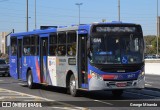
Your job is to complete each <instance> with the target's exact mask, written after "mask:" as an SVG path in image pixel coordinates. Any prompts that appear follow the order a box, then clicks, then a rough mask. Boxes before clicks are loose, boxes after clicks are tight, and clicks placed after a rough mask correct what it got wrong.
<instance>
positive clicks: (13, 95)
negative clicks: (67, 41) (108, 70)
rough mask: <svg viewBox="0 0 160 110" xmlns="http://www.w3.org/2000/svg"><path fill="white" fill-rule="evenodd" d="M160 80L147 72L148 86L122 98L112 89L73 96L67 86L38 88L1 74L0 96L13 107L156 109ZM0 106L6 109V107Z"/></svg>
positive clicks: (53, 109)
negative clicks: (31, 87)
mask: <svg viewBox="0 0 160 110" xmlns="http://www.w3.org/2000/svg"><path fill="white" fill-rule="evenodd" d="M159 81H160V76H156V75H146V88H145V89H143V90H127V91H125V92H124V94H123V95H122V97H119V98H116V97H113V96H112V94H111V92H110V91H97V92H85V91H81V95H80V96H79V97H72V96H70V95H69V94H67V93H66V92H65V91H66V89H64V88H57V87H51V86H40V85H39V86H37V88H36V89H32V90H31V89H29V88H28V87H27V85H26V83H24V82H22V81H18V80H14V79H13V78H11V77H2V76H0V100H1V101H2V102H6V101H7V102H11V104H12V107H13V106H14V107H17V106H20V107H17V108H16V109H19V110H20V109H22V108H21V107H24V106H27V107H32V106H34V107H37V108H33V107H32V108H29V109H34V110H35V109H37V110H40V109H45V110H49V109H51V110H81V109H83V110H87V109H91V110H97V109H98V110H105V109H107V110H114V109H117V110H128V109H131V110H134V109H136V110H137V109H144V110H146V109H148V110H150V109H151V108H152V110H154V109H155V110H157V109H158V108H157V107H155V106H159V107H160V83H159ZM2 102H1V106H2ZM18 102H21V103H20V104H21V105H18ZM26 102H31V104H32V105H29V104H30V103H29V104H28V103H27V105H26ZM34 102H36V103H34ZM146 103H147V104H150V105H151V104H152V106H151V107H149V106H150V105H148V107H147V108H146V107H141V106H142V105H143V104H146ZM33 104H37V105H33ZM141 104H142V105H141ZM156 104H157V105H156ZM3 106H6V103H3ZM129 106H130V107H129ZM41 107H42V108H41ZM0 109H2V107H1V108H0ZM3 109H4V108H3ZM5 109H6V110H8V109H13V108H9V107H8V108H7V107H5ZM23 109H28V108H23Z"/></svg>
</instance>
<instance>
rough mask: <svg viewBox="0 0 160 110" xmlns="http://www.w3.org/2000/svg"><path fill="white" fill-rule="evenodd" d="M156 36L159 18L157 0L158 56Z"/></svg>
mask: <svg viewBox="0 0 160 110" xmlns="http://www.w3.org/2000/svg"><path fill="white" fill-rule="evenodd" d="M158 37H159V18H158V0H157V56H158V54H159V53H158Z"/></svg>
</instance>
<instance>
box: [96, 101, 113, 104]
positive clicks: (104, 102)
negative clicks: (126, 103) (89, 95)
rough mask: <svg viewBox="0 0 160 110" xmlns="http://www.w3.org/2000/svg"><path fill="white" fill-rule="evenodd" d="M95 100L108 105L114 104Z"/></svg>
mask: <svg viewBox="0 0 160 110" xmlns="http://www.w3.org/2000/svg"><path fill="white" fill-rule="evenodd" d="M94 101H96V102H100V103H103V104H107V105H113V104H111V103H108V102H103V101H100V100H94Z"/></svg>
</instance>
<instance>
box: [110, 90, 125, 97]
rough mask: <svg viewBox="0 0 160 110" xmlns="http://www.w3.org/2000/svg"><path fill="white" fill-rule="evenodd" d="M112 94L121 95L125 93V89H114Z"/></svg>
mask: <svg viewBox="0 0 160 110" xmlns="http://www.w3.org/2000/svg"><path fill="white" fill-rule="evenodd" d="M112 94H113V96H114V97H121V96H122V94H123V90H112Z"/></svg>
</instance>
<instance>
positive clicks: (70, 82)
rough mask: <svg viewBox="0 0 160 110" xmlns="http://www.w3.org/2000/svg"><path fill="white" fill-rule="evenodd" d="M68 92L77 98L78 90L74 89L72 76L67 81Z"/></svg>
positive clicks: (74, 81)
mask: <svg viewBox="0 0 160 110" xmlns="http://www.w3.org/2000/svg"><path fill="white" fill-rule="evenodd" d="M69 92H70V94H71V95H72V96H74V97H76V96H78V90H77V89H76V80H75V77H74V75H73V74H72V75H71V77H70V81H69Z"/></svg>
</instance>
